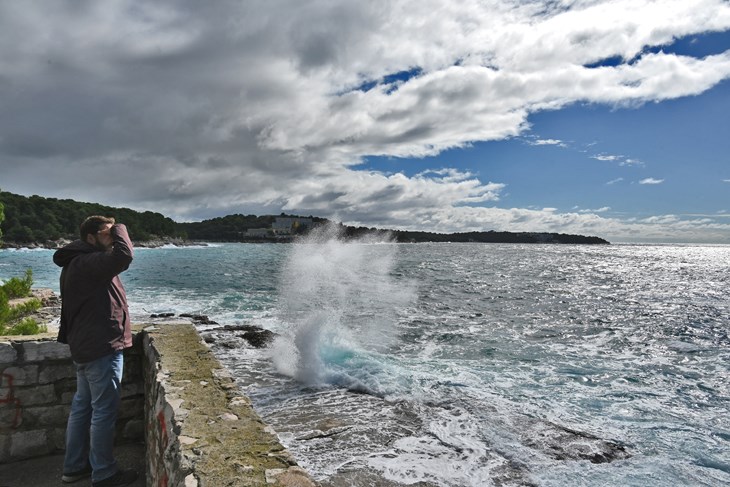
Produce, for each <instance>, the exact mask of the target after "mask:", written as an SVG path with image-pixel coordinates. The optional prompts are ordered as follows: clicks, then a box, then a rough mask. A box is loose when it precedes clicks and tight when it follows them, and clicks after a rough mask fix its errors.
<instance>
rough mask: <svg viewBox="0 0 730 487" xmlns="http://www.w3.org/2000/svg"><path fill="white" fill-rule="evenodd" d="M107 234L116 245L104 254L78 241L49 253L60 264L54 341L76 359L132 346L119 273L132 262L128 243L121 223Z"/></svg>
mask: <svg viewBox="0 0 730 487" xmlns="http://www.w3.org/2000/svg"><path fill="white" fill-rule="evenodd" d="M111 235H112V237H113V239H114V247H113V248H112V250H109V251H106V252H104V251H102V250H99V249H97V248H96V247H94V246H93V245H90V244H88V243H87V242H84V241H83V240H76V241H74V242H71V243H70V244H68V245H66V246H65V247H63V248H61V249H59V250H57V251H56V253H55V254H53V262H55V263H56V265H58V266H60V267H63V270H62V271H61V327H60V329H59V331H58V341H59V342H61V343H68V344H69V346H70V348H71V357H72V358H73V359H74V361H75V362H78V363H84V362H91V361H92V360H96V359H98V358H101V357H103V356H105V355H108V354H110V353H112V352H113V351H115V350H122V349H124V348H127V347H131V346H132V330H131V324H130V320H129V308H128V306H127V294H126V293H125V291H124V287H123V286H122V282H121V281H120V280H119V276H118V275H119V274H120V273H121V272H123V271H125V270H127V268H128V267H129V264H130V263H131V262H132V258H133V250H132V242H131V240H129V235H128V234H127V228H126V227H125V226H124V225H122V224H116V225H114V226H113V227H112V229H111Z"/></svg>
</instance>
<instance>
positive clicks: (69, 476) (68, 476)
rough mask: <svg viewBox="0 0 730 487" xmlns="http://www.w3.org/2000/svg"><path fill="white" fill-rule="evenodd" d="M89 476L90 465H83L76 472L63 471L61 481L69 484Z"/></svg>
mask: <svg viewBox="0 0 730 487" xmlns="http://www.w3.org/2000/svg"><path fill="white" fill-rule="evenodd" d="M89 476H91V465H87V466H85V467H84V468H83V469H81V470H79V471H78V472H71V473H65V474H63V475H62V476H61V482H63V483H65V484H71V483H73V482H78V481H79V480H82V479H85V478H87V477H89Z"/></svg>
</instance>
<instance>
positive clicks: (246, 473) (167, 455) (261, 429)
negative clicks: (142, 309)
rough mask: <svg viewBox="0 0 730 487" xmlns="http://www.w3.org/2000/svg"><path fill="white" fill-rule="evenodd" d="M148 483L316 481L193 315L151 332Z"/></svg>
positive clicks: (298, 484) (297, 485) (294, 484)
mask: <svg viewBox="0 0 730 487" xmlns="http://www.w3.org/2000/svg"><path fill="white" fill-rule="evenodd" d="M144 350H145V351H146V360H147V363H146V366H145V373H146V383H147V396H146V401H147V407H146V415H147V428H146V431H147V485H153V486H168V485H169V486H172V485H174V486H183V485H184V486H185V487H194V486H201V487H202V486H209V485H236V486H290V487H313V486H314V485H315V484H314V483H313V482H312V480H311V479H310V478H309V476H308V475H307V473H306V472H305V471H304V470H302V469H301V468H299V467H297V466H296V463H295V462H294V460H293V459H292V458H291V456H290V455H289V453H288V452H287V451H286V450H285V449H284V447H283V446H282V445H281V444H280V443H279V441H278V439H277V437H276V435H275V433H274V432H273V431H272V430H271V429H270V428H269V427H267V426H266V425H265V424H264V423H263V421H262V420H261V418H260V417H259V416H258V414H256V412H255V411H254V410H253V407H252V406H251V402H250V401H249V399H248V398H247V397H246V396H244V395H243V394H242V393H241V392H240V391H239V390H238V387H237V386H236V383H235V382H234V381H233V379H232V377H231V376H230V374H229V372H228V371H227V370H226V369H224V368H223V366H222V365H221V364H220V362H219V361H218V360H217V359H216V358H215V357H214V356H213V354H212V353H211V351H210V350H209V348H208V347H207V346H206V345H205V343H204V342H203V341H202V339H201V337H200V335H199V334H198V333H197V331H196V330H195V328H194V327H193V325H191V324H190V323H177V324H164V325H158V326H155V327H148V328H146V329H145V332H144Z"/></svg>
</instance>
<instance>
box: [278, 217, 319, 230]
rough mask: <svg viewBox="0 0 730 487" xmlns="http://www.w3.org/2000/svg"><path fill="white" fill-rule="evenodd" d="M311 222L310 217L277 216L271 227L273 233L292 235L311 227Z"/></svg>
mask: <svg viewBox="0 0 730 487" xmlns="http://www.w3.org/2000/svg"><path fill="white" fill-rule="evenodd" d="M313 223H314V222H313V221H312V219H311V218H298V217H290V216H277V217H276V219H275V220H274V223H273V224H272V225H271V229H272V230H273V231H274V234H275V235H292V234H295V233H299V232H301V231H302V230H306V229H309V228H311V227H312V224H313Z"/></svg>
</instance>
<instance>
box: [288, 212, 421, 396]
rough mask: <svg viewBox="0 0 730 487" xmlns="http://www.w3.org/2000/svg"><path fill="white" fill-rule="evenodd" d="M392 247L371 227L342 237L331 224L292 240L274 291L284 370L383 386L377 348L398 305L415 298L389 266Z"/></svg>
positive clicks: (386, 340)
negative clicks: (350, 237)
mask: <svg viewBox="0 0 730 487" xmlns="http://www.w3.org/2000/svg"><path fill="white" fill-rule="evenodd" d="M373 244H379V245H373ZM397 250H398V249H397V246H396V245H395V244H392V243H390V242H389V241H388V240H387V239H383V238H382V237H376V236H373V235H366V236H365V237H363V238H360V239H358V240H355V241H345V240H343V238H342V235H340V233H339V229H338V227H335V226H326V227H322V228H320V229H318V230H316V231H314V232H312V233H311V234H310V235H309V236H308V237H307V238H306V239H304V240H301V241H299V242H297V243H296V244H295V245H293V246H292V248H291V251H290V253H289V255H288V258H287V259H286V263H285V265H284V268H283V271H282V282H281V285H280V292H279V304H280V310H281V321H282V322H283V323H285V324H286V326H287V327H288V329H287V330H286V331H285V333H284V334H282V337H281V338H280V339H279V341H278V343H277V344H276V345H275V347H274V354H273V360H274V362H275V364H276V366H277V368H278V370H279V371H280V372H281V373H283V374H287V375H290V376H293V377H295V378H296V379H297V380H299V381H301V382H303V383H305V384H310V385H314V384H321V383H332V382H335V383H337V384H338V385H342V386H346V387H354V388H358V389H360V388H362V389H364V390H370V391H371V392H380V391H379V389H380V387H381V384H380V382H379V378H378V377H377V374H376V373H373V371H374V370H376V369H378V368H379V367H380V366H381V365H382V364H380V363H379V360H378V357H377V354H378V353H379V352H381V351H384V350H386V349H387V348H388V347H389V346H390V345H391V344H393V342H394V339H395V335H394V332H395V329H396V326H395V325H396V323H397V311H398V309H400V308H403V307H404V306H406V305H408V304H409V303H410V302H412V300H413V299H414V292H413V286H412V285H411V284H410V283H407V282H403V281H402V280H401V281H398V280H396V278H395V277H394V276H393V274H392V271H393V267H394V258H395V255H396V252H397ZM350 366H356V369H355V368H350Z"/></svg>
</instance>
